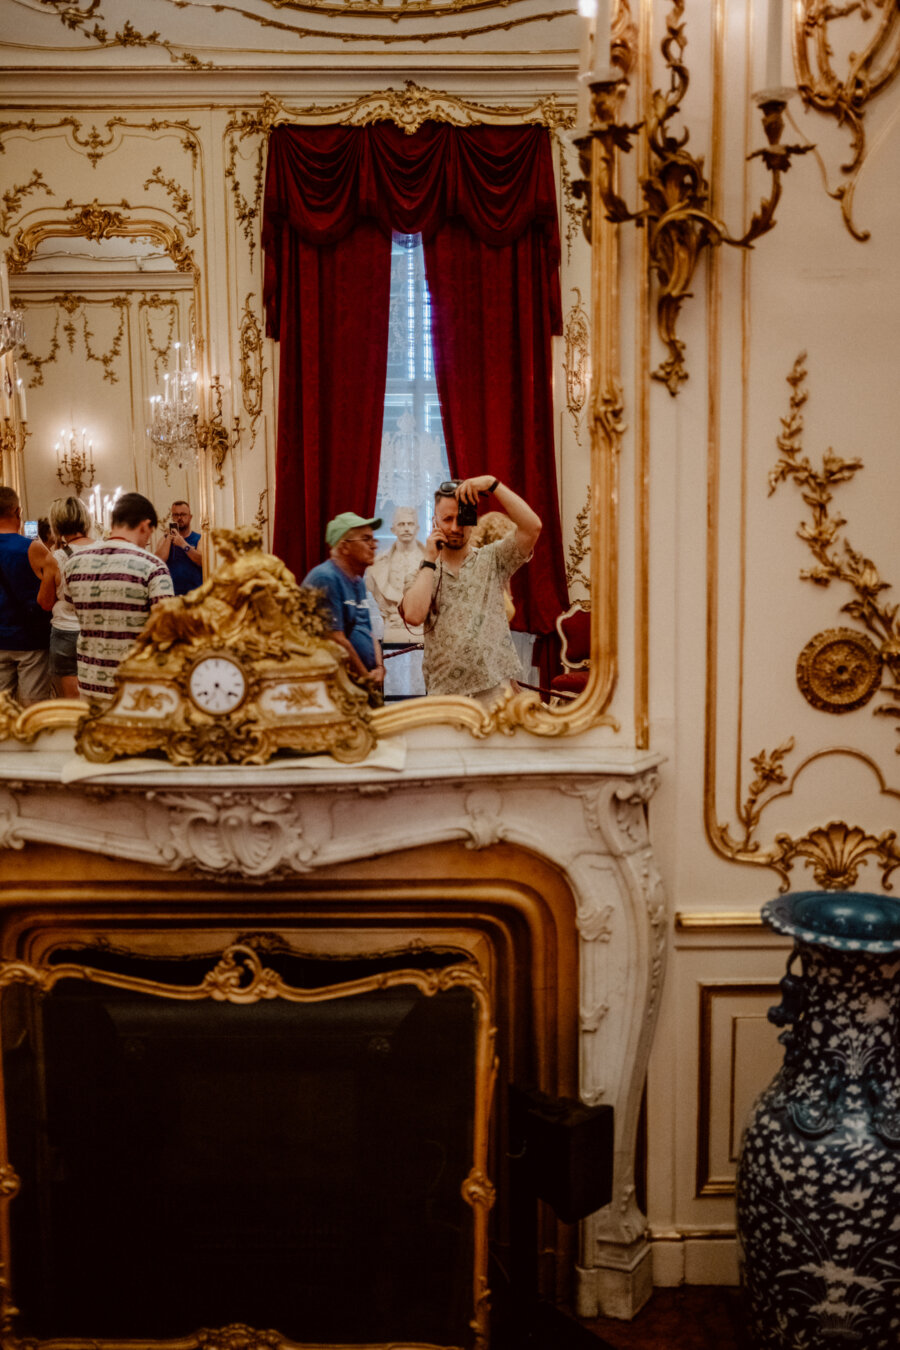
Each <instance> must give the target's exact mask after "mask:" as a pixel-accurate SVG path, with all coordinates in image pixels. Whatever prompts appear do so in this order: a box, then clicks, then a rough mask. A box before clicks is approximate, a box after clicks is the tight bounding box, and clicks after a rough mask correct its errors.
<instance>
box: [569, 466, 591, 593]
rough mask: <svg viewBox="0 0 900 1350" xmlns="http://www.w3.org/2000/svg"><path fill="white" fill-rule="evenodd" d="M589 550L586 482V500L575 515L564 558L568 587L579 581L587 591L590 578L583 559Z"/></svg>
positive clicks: (589, 499) (589, 527)
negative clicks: (570, 538) (570, 540)
mask: <svg viewBox="0 0 900 1350" xmlns="http://www.w3.org/2000/svg"><path fill="white" fill-rule="evenodd" d="M590 551H591V488H590V484H588V490H587V500H586V501H585V503H584V506H583V507H582V508H581V510H580V511H579V512H578V515H577V516H576V517H575V529H574V534H573V538H572V542H571V543H570V545H569V548H568V556H567V558H566V583H567V585H568V586H569V587H571V586H573V585H574V584H575V583H576V582H580V583H581V585H582V586H584V587H585V588H586V590H587V591H588V593H590V589H591V579H590V577H589V575H588V573H587V572H586V571H585V570H584V561H585V559H586V558H587V556H588V554H589V553H590Z"/></svg>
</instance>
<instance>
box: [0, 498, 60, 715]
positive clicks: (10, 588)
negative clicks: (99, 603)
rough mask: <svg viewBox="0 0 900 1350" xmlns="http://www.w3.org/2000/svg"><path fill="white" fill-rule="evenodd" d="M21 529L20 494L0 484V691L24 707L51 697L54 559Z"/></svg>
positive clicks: (47, 550)
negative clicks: (51, 613) (25, 536)
mask: <svg viewBox="0 0 900 1350" xmlns="http://www.w3.org/2000/svg"><path fill="white" fill-rule="evenodd" d="M21 529H22V508H21V506H20V505H19V498H18V496H17V494H16V493H15V492H14V491H13V489H12V488H10V487H0V693H8V694H11V695H12V697H13V698H14V699H16V701H17V702H18V703H20V704H21V705H22V707H24V708H27V707H28V706H29V705H30V704H32V703H39V702H40V701H41V699H45V698H49V697H50V651H49V648H50V610H51V609H52V608H53V600H54V597H55V594H56V587H55V585H54V582H55V576H56V564H55V563H54V561H53V554H52V553H51V552H50V550H49V549H48V548H46V547H45V546H44V545H43V544H42V543H41V541H40V539H26V538H24V536H23V535H22V534H21V533H20V531H21ZM39 592H40V600H41V602H42V603H40V604H39V603H38V593H39Z"/></svg>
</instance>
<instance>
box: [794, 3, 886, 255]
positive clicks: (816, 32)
mask: <svg viewBox="0 0 900 1350" xmlns="http://www.w3.org/2000/svg"><path fill="white" fill-rule="evenodd" d="M792 21H793V45H794V62H795V65H796V70H797V84H798V88H799V91H800V96H801V97H802V99H803V101H804V103H806V105H807V106H808V107H811V108H815V109H816V110H817V111H818V112H820V113H823V114H825V115H826V116H829V117H834V118H835V119H836V121H837V123H838V125H839V126H842V127H847V128H848V129H849V132H850V152H851V153H850V159H849V161H848V162H847V163H845V164H842V165H841V173H842V174H843V175H845V179H846V181H845V182H843V183H840V184H839V185H838V186H837V187H836V188H832V189H829V188H827V184H826V190H827V191H828V195H829V197H833V198H835V200H837V201H839V202H840V204H841V214H842V215H843V218H844V223H845V224H846V226H847V229H848V230H849V231H850V233H851V234H852V235H853V237H854V239H859V240H866V239H868V238H869V231H868V230H861V229H860V228H859V227H858V226H857V225H856V224H855V223H854V220H853V193H854V190H855V188H856V183H857V180H858V178H859V174H860V171H861V169H862V167H863V164H864V163H865V158H866V133H865V125H864V119H865V115H866V105H867V104H868V102H869V100H870V99H871V98H873V97H874V96H875V95H876V94H878V93H880V92H881V91H882V90H883V89H885V88H886V87H887V85H888V84H890V82H891V81H892V80H893V78H894V76H895V75H896V73H897V67H898V64H900V11H898V8H897V5H896V3H895V0H853V2H852V3H845V4H833V3H830V0H795V3H794V5H793V6H792ZM850 24H852V25H854V33H853V39H852V42H851V45H850V51H849V54H848V57H847V65H846V70H844V71H841V70H838V69H836V65H835V51H836V50H837V49H838V48H845V47H846V45H847V44H846V42H845V41H844V40H843V38H844V33H843V32H840V33H838V31H837V29H838V27H840V28H841V29H842V30H846V28H847V26H848V25H850ZM830 26H834V30H833V31H834V35H835V36H836V37H837V38H838V41H835V40H834V38H833V37H832V36H831V35H830V34H829V27H830ZM857 38H858V41H857Z"/></svg>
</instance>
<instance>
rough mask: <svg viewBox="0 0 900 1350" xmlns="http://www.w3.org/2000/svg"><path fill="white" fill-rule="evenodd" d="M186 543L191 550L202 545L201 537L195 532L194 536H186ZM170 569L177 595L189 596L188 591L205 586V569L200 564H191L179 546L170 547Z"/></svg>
mask: <svg viewBox="0 0 900 1350" xmlns="http://www.w3.org/2000/svg"><path fill="white" fill-rule="evenodd" d="M184 541H185V543H186V544H190V546H191V548H196V547H197V545H198V544H199V543H200V535H199V534H198V532H197V531H196V530H194V532H193V533H192V534H186V535H185V536H184ZM168 568H169V571H170V572H171V574H172V590H173V591H174V592H175V594H176V595H187V593H188V591H193V590H195V589H196V588H197V587H198V586H202V585H203V568H202V567H201V566H200V564H199V563H195V562H191V560H190V558H189V557H188V556H187V554H186V553H185V551H184V549H183V548H179V547H178V545H177V544H170V545H169V561H168Z"/></svg>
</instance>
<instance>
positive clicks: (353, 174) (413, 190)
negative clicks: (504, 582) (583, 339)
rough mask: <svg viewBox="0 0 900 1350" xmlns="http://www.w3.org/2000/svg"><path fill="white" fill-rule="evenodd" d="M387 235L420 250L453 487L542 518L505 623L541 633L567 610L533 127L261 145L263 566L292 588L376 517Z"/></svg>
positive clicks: (310, 130) (551, 254)
mask: <svg viewBox="0 0 900 1350" xmlns="http://www.w3.org/2000/svg"><path fill="white" fill-rule="evenodd" d="M393 230H397V231H400V232H402V233H405V234H414V233H421V234H422V235H423V238H424V244H425V269H426V276H427V279H428V287H429V291H430V294H431V302H432V341H433V345H434V352H435V365H436V374H437V383H438V393H439V396H440V400H441V414H442V418H443V423H444V434H445V437H446V441H447V453H448V459H449V462H450V468H451V473H453V475H454V476H455V477H467V476H469V475H470V474H476V473H486V472H491V473H494V474H496V475H497V477H499V478H500V479H501V480H502V481H503V482H505V483H507V484H508V485H509V486H510V487H512V488H513V489H514V491H516V492H518V493H520V494H521V495H522V496H523V497H524V498H525V499H526V501H528V502H530V503H531V504H532V505H533V506H534V507H535V509H536V510H537V511H538V512H539V513H540V515H541V517H542V518H543V521H544V529H543V533H542V535H541V539H540V542H539V543H538V546H537V549H536V550H535V556H534V558H533V559H532V561H531V563H530V564H529V565H528V567H527V568H523V569H522V571H521V572H520V573H519V574H518V577H517V579H516V582H515V585H516V600H517V605H516V619H515V623H514V626H515V627H517V628H520V629H522V630H524V631H527V632H532V633H548V632H550V631H551V630H552V629H553V625H554V622H555V619H556V616H557V614H559V613H560V611H561V610H563V609H565V608H566V606H567V604H568V598H567V593H566V583H565V568H564V565H563V554H562V538H561V533H560V525H559V508H558V500H557V490H556V464H555V458H554V453H553V405H552V367H551V343H550V338H551V334H553V333H559V332H561V331H562V310H561V300H560V289H559V230H558V223H557V214H556V195H555V186H554V178H553V167H552V160H551V153H550V141H549V136H548V133H547V131H546V130H545V129H544V128H541V127H527V126H526V127H489V126H478V127H465V128H458V127H449V126H445V125H443V124H438V123H426V124H425V125H424V126H422V127H421V128H420V129H419V130H418V131H417V132H415V134H414V135H411V136H407V135H405V134H404V133H403V131H402V130H401V129H400V128H399V127H395V126H394V125H393V124H392V123H379V124H376V125H374V126H368V127H289V126H281V127H276V128H275V130H274V131H273V133H272V136H271V139H270V143H269V159H268V167H267V174H266V187H265V200H264V209H263V236H262V238H263V249H264V252H265V293H264V298H265V308H266V332H267V334H268V335H269V336H270V337H274V338H277V339H280V343H281V347H280V353H279V362H280V364H279V403H278V439H277V450H276V499H275V529H274V535H275V539H274V547H275V551H276V552H277V553H278V554H279V556H280V557H282V558H283V559H284V560H285V562H286V563H287V564H288V566H289V567H291V568H292V569H293V571H294V572H295V573H296V574H297V575H298V576H300V577H302V576H304V575H305V574H306V572H307V571H308V569H309V568H310V567H312V566H314V565H315V563H317V562H320V561H321V559H322V557H323V556H324V555H325V544H324V533H325V525H326V523H327V521H328V520H329V519H330V518H331V517H332V516H335V515H337V514H338V513H339V512H341V511H346V510H354V511H358V512H360V514H363V515H371V513H372V511H373V510H374V505H375V495H376V489H377V483H378V462H379V457H380V453H381V434H382V422H383V413H384V389H385V380H386V372H387V343H388V307H389V299H390V252H391V233H392V231H393Z"/></svg>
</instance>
